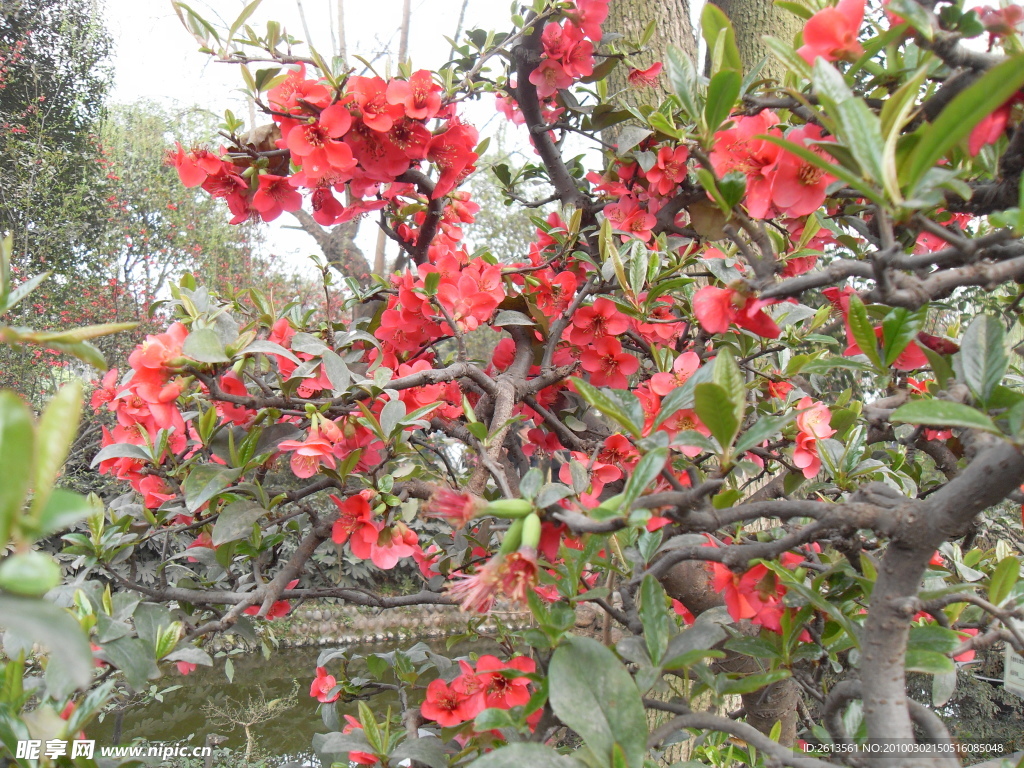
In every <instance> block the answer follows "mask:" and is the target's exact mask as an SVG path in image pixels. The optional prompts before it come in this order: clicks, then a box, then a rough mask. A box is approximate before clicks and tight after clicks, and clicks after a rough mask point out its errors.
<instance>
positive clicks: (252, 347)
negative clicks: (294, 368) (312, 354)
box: [235, 339, 302, 365]
mask: <svg viewBox="0 0 1024 768" xmlns="http://www.w3.org/2000/svg"><path fill="white" fill-rule="evenodd" d="M256 353H262V354H264V355H278V356H279V357H283V358H284V359H285V360H290V361H291V362H293V363H295V364H296V365H300V364H301V363H302V361H301V360H299V358H297V357H296V356H295V355H293V354H292V353H291V350H288V349H285V348H284V347H282V346H281V345H280V344H275V343H274V342H273V341H267V340H266V339H256V340H255V341H254V342H252V343H251V344H249V346H247V347H246V348H245V349H243V350H241V351H239V352H238V353H237V354H236V355H235V356H236V357H239V356H241V355H254V354H256Z"/></svg>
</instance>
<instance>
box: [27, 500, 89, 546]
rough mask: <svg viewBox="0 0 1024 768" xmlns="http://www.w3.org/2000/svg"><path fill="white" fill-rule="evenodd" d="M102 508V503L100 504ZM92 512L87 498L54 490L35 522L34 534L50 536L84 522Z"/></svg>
mask: <svg viewBox="0 0 1024 768" xmlns="http://www.w3.org/2000/svg"><path fill="white" fill-rule="evenodd" d="M101 508H102V502H101ZM92 511H93V506H92V502H90V501H89V498H88V497H86V496H83V495H82V494H80V493H75V492H74V491H66V490H64V489H63V488H56V489H54V490H53V491H52V492H51V493H50V498H49V499H47V500H46V506H45V507H43V509H42V512H41V513H40V515H39V519H38V520H36V522H35V529H34V530H35V533H36V535H37V536H39V537H40V538H43V537H45V536H51V535H53V534H55V533H57V532H59V531H63V530H65V529H67V528H70V527H71V526H72V525H74V524H75V523H77V522H78V521H79V520H84V519H85V518H86V517H87V516H88V515H89V513H91V512H92Z"/></svg>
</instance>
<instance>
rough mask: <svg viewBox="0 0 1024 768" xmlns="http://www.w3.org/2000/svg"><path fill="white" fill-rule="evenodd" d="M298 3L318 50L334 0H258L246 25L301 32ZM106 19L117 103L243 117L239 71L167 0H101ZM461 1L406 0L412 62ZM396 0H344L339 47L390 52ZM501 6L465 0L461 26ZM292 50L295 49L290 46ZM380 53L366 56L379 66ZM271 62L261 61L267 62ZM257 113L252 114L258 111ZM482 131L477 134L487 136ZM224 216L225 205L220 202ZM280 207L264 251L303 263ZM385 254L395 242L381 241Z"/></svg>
mask: <svg viewBox="0 0 1024 768" xmlns="http://www.w3.org/2000/svg"><path fill="white" fill-rule="evenodd" d="M300 2H301V4H302V8H303V10H304V12H305V16H306V22H307V25H308V28H309V31H310V36H311V38H312V42H313V44H314V45H315V46H316V48H317V50H319V51H321V52H322V53H323V54H324V55H325V58H329V54H330V52H331V51H332V44H331V43H332V36H331V30H332V27H334V26H335V13H336V10H335V9H336V0H263V3H262V4H261V5H260V6H259V8H258V9H257V10H256V12H255V13H254V14H253V15H252V16H251V17H250V18H249V20H248V22H247V23H248V24H250V25H252V26H253V27H254V28H255V29H256V30H257V31H259V32H262V31H263V28H264V25H265V23H266V22H267V21H268V20H276V21H279V22H281V23H282V24H283V25H284V27H285V29H286V30H287V31H288V32H289V33H290V34H291V35H292V36H294V37H297V38H299V39H302V40H305V39H306V36H305V34H304V33H303V28H302V22H301V20H300V16H299V12H298V3H300ZM103 4H104V5H105V17H106V23H107V28H108V29H109V30H110V33H111V35H112V37H113V38H114V42H115V46H116V48H115V58H114V75H115V83H114V92H113V99H114V100H115V101H118V102H132V101H135V100H138V99H142V98H148V99H152V100H155V101H158V102H161V103H164V104H167V105H175V104H176V105H178V106H181V107H186V106H191V105H193V104H195V105H198V106H200V107H204V108H207V109H210V110H212V111H214V112H215V113H216V114H222V113H223V111H224V109H225V108H229V109H232V110H233V111H234V112H235V114H237V115H238V116H240V117H242V118H243V119H246V120H247V119H248V110H247V107H246V106H245V102H244V99H243V98H242V96H241V94H240V93H239V92H238V90H237V89H238V88H240V87H241V84H242V80H241V77H240V75H239V73H238V69H237V67H235V66H232V65H229V64H220V63H215V62H213V61H212V60H211V57H209V56H206V55H204V54H201V53H199V51H198V48H199V43H198V42H197V41H196V40H195V39H194V38H193V37H192V36H191V35H190V34H189V32H188V31H187V30H186V29H185V28H184V26H182V24H181V22H180V21H179V20H178V17H177V15H176V14H175V13H174V10H173V8H172V7H171V3H170V0H103ZM187 5H189V6H190V7H191V8H192V9H193V10H195V11H196V12H197V13H199V14H200V15H201V16H203V17H204V18H206V19H208V20H210V21H211V22H214V25H215V26H217V27H218V28H219V27H220V26H221V24H217V23H216V20H217V17H218V16H219V17H220V19H221V21H222V22H223V26H227V25H228V24H230V23H231V22H232V21H233V20H234V19H235V18H236V17H237V15H238V13H239V11H240V10H241V9H242V8H243V7H244V6H245V3H244V2H242V0H192V1H191V2H188V3H187ZM461 7H462V0H412V24H411V34H410V36H409V37H410V40H409V54H410V56H411V58H412V63H413V66H414V67H416V68H425V69H433V68H436V67H437V66H439V65H440V64H442V63H443V62H445V61H446V60H447V58H448V53H449V45H448V43H447V42H446V41H445V39H444V38H445V36H447V37H451V36H453V35H454V34H455V29H456V24H457V22H458V16H459V11H460V9H461ZM401 13H402V0H345V26H346V41H347V45H348V55H349V59H350V62H351V63H352V65H357V64H358V62H356V61H355V59H354V58H353V57H354V56H355V55H360V56H363V57H364V58H366V59H368V60H373V59H374V57H375V56H377V55H378V54H379V53H380V52H382V51H385V50H387V51H390V53H391V57H392V58H393V57H394V56H396V55H397V52H398V27H399V22H400V19H401ZM509 15H510V12H509V6H508V5H507V4H506V3H505V2H501V1H497V2H496V1H495V0H469V5H468V8H467V12H466V20H465V23H464V25H463V30H466V29H472V28H474V27H481V28H484V29H497V30H502V29H506V28H508V27H510V26H511V25H510V22H509ZM297 52H298V51H297ZM388 61H389V58H388V57H386V56H385V57H382V58H380V59H378V61H377V62H376V63H375V67H377V69H378V71H379V72H382V73H383V72H384V71H385V69H386V68H387V66H388V64H387V62H388ZM267 66H270V65H267ZM490 105H491V102H489V101H488V102H485V104H484V105H471V108H472V107H473V106H475V107H476V108H475V109H474V110H473V113H472V114H470V116H469V119H470V121H471V122H473V123H474V125H476V126H477V128H480V129H483V128H484V124H485V123H487V122H488V121H490V120H491V119H492V118H493V117H494V113H493V112H492V111H491V110H490ZM258 120H259V118H258ZM486 133H487V132H486V131H485V130H481V134H482V135H486ZM225 215H227V210H226V208H225ZM291 223H293V220H292V219H291V217H290V216H288V215H287V214H285V215H283V216H282V217H281V218H280V219H278V220H277V221H276V222H274V224H273V225H271V227H270V232H269V233H268V246H269V248H270V252H271V253H273V254H278V255H280V256H282V257H287V258H288V261H289V263H290V264H294V265H295V266H296V267H302V266H303V265H304V264H305V263H308V262H306V261H305V257H306V256H308V255H309V254H310V253H316V252H317V248H316V245H315V243H314V242H313V240H312V238H309V237H308V236H307V235H305V233H302V232H299V231H296V230H292V229H282V228H281V226H280V225H283V224H291ZM376 229H377V228H376V227H374V226H372V224H371V223H370V222H368V221H367V222H366V223H364V225H363V226H362V227H360V236H359V245H360V247H361V248H362V249H363V251H364V253H367V254H371V255H372V253H373V250H374V248H375V244H376V235H377V232H376ZM388 255H389V258H392V257H393V256H394V247H393V245H392V247H391V248H390V249H389V252H388Z"/></svg>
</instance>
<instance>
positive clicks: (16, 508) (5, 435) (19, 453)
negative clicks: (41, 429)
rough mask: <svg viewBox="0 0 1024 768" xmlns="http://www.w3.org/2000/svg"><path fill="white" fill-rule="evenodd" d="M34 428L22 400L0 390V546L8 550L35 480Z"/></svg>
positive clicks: (30, 415)
mask: <svg viewBox="0 0 1024 768" xmlns="http://www.w3.org/2000/svg"><path fill="white" fill-rule="evenodd" d="M34 443H35V428H34V425H33V423H32V414H31V413H30V412H29V410H28V406H27V405H25V403H24V402H22V400H21V398H20V397H18V396H17V395H16V394H14V393H13V392H10V391H8V390H3V391H0V467H3V481H2V482H0V547H6V545H7V540H8V538H9V537H10V535H11V529H12V527H13V525H14V518H15V516H16V515H17V514H18V513H19V512H21V509H22V506H23V504H24V502H25V494H26V493H28V489H29V483H30V482H31V479H32V457H33V454H34V453H35V451H34Z"/></svg>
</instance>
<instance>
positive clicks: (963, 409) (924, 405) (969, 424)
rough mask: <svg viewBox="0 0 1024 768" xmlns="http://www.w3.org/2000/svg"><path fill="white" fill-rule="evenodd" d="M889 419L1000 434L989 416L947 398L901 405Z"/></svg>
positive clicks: (898, 422) (904, 422)
mask: <svg viewBox="0 0 1024 768" xmlns="http://www.w3.org/2000/svg"><path fill="white" fill-rule="evenodd" d="M889 421H891V422H893V423H895V424H919V425H921V426H925V427H963V428H965V429H981V430H984V431H986V432H994V433H996V434H999V430H998V428H996V425H995V424H994V423H993V422H992V419H990V418H989V417H988V416H986V415H985V414H984V413H981V412H980V411H978V410H975V409H974V408H971V407H970V406H969V405H963V404H961V403H949V402H946V401H945V400H915V401H913V402H911V403H907V404H906V405H901V406H900V407H899V408H897V409H896V410H895V411H893V414H892V416H890V417H889Z"/></svg>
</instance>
